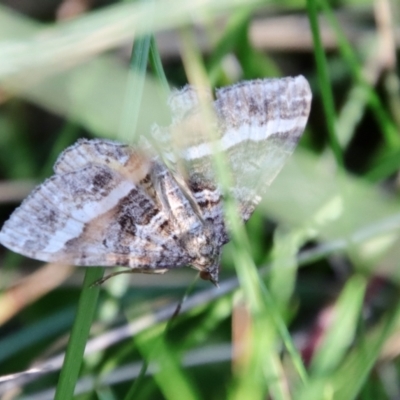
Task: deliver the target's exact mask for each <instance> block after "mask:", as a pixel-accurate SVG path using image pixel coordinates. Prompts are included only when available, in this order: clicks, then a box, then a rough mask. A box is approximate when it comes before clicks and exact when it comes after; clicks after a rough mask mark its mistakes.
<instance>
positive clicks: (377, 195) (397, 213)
mask: <svg viewBox="0 0 400 400" xmlns="http://www.w3.org/2000/svg"><path fill="white" fill-rule="evenodd" d="M42 3H43V4H44V3H45V2H41V1H38V2H37V7H38V8H37V13H34V14H35V15H36V16H37V15H42V16H41V17H36V19H35V18H34V17H32V16H28V14H29V13H28V11H27V10H22V11H23V12H26V13H27V15H25V16H22V14H18V13H15V12H14V11H11V10H10V9H8V8H6V7H4V6H0V60H1V63H0V179H1V181H0V219H1V223H2V221H4V220H5V219H6V218H7V217H8V216H9V214H10V213H11V212H12V210H13V209H14V207H15V206H16V205H17V204H18V203H19V202H20V201H21V200H22V199H23V198H24V197H25V196H26V195H27V194H28V193H29V191H30V190H31V189H32V187H33V185H34V184H36V183H39V182H41V181H42V180H43V179H44V178H45V177H48V176H50V175H51V166H52V165H53V163H54V161H55V160H56V158H57V156H58V154H59V153H60V152H61V151H62V150H63V149H64V148H65V147H67V146H68V145H70V144H72V143H74V142H75V141H76V140H77V139H78V138H79V137H106V138H116V139H118V140H123V141H127V142H132V143H134V142H135V141H136V139H137V138H138V135H140V134H147V133H148V132H149V130H150V127H151V124H152V123H153V122H157V123H159V124H160V125H167V124H168V121H169V118H170V115H169V113H168V109H167V107H166V97H167V95H168V90H169V88H168V83H169V85H170V86H171V87H172V86H176V87H180V86H183V85H184V84H185V83H186V82H187V81H190V82H195V83H201V84H204V85H211V86H213V87H220V86H225V85H229V84H232V83H234V82H236V81H237V80H243V79H255V78H263V77H270V76H285V75H298V74H303V75H304V76H306V77H307V79H308V80H309V82H310V85H311V88H312V92H313V96H314V98H313V104H312V111H311V116H310V120H309V124H308V125H307V128H306V132H305V133H304V135H303V138H302V140H301V142H300V144H299V146H298V148H297V150H296V152H295V154H294V155H293V156H292V158H291V160H290V162H289V163H288V165H286V166H285V168H284V170H283V171H282V172H281V173H280V175H279V176H278V178H277V179H276V180H275V182H274V183H273V184H272V186H271V188H270V189H269V190H268V193H267V194H266V196H265V199H264V201H263V202H262V204H260V206H259V207H258V209H257V210H256V212H255V214H254V215H253V217H252V218H251V220H250V221H249V222H248V223H247V224H246V225H245V226H242V225H240V224H233V227H232V228H233V232H232V238H233V240H232V242H231V243H229V244H228V245H226V246H225V248H224V254H223V262H222V271H221V282H220V285H221V287H220V288H219V289H216V288H213V287H211V285H210V284H209V283H208V282H203V281H200V280H195V277H196V272H195V271H193V270H190V269H188V268H187V269H182V270H174V271H170V272H168V273H167V274H165V275H163V276H147V275H140V274H132V275H120V276H117V277H114V278H112V279H110V280H109V281H107V282H106V283H105V284H103V285H102V286H100V287H99V286H94V287H93V286H91V284H92V283H94V282H95V281H96V280H97V279H99V278H100V277H101V276H102V275H103V273H104V270H103V269H100V268H88V269H86V270H85V269H83V268H73V269H70V268H67V267H65V266H59V265H50V266H43V264H42V263H40V262H37V261H33V260H30V259H26V258H23V257H22V256H19V255H16V254H12V253H11V252H8V251H7V250H6V249H4V248H1V249H0V266H1V280H0V281H1V283H0V285H1V286H0V290H1V293H0V376H3V375H7V374H13V373H17V372H21V375H19V376H16V377H14V379H6V378H1V377H0V394H4V393H6V392H8V394H9V395H10V393H11V391H13V393H14V395H15V398H21V399H26V400H28V399H37V398H40V399H47V398H49V399H51V398H54V397H55V398H56V399H57V400H65V399H71V398H76V399H101V400H114V399H126V400H129V399H161V398H165V399H171V400H172V399H173V400H175V399H193V400H196V399H202V398H207V399H225V398H226V399H232V400H236V399H244V398H245V399H252V400H253V399H266V398H271V399H274V400H289V399H305V400H313V399H315V400H321V399H338V400H339V399H340V400H343V399H344V400H346V399H355V398H357V399H366V400H367V399H393V398H398V397H400V386H399V384H398V382H399V381H400V379H399V366H398V365H397V354H398V353H399V350H400V349H399V346H398V340H397V338H398V335H399V325H400V315H399V311H400V298H399V296H398V290H397V287H398V280H399V277H400V274H399V272H400V261H399V260H400V246H399V239H400V207H399V206H400V198H399V193H400V191H399V182H400V180H399V172H398V171H399V169H400V91H399V87H400V82H399V67H398V65H397V64H396V54H397V56H398V54H399V52H398V48H399V42H398V39H397V48H396V39H395V35H394V30H395V29H397V31H398V30H399V29H400V7H399V5H398V4H397V3H396V2H395V1H393V2H389V1H388V2H386V1H385V0H382V1H380V2H376V3H375V4H372V2H370V1H367V0H358V1H342V2H340V1H337V2H335V7H333V6H332V4H330V3H328V2H327V1H326V0H320V1H317V0H307V1H306V2H301V1H268V2H260V1H249V0H218V1H215V0H214V1H211V0H210V1H208V0H205V1H204V0H203V1H197V0H194V1H186V2H184V1H180V0H174V1H173V0H169V1H152V0H147V1H140V2H129V1H125V2H114V3H112V4H108V5H104V3H106V2H102V4H103V6H102V7H98V8H94V9H88V10H87V11H86V12H85V13H82V14H80V15H78V16H76V17H75V18H71V19H63V18H61V15H62V13H60V12H59V14H57V15H58V17H56V9H53V10H47V9H46V12H45V11H44V9H43V8H39V4H42ZM60 3H62V2H60ZM65 3H67V2H63V4H65ZM78 3H79V2H78ZM93 3H96V4H97V2H93ZM81 4H82V5H84V4H86V3H85V2H84V1H82V2H81ZM43 7H49V5H48V4H47V5H46V6H45V5H43ZM54 7H55V4H54ZM60 7H61V6H60ZM385 7H392V10H391V12H385V11H387V10H386V9H385ZM60 10H61V8H59V9H58V11H60ZM31 12H32V10H31ZM41 13H42V14H41ZM45 15H46V16H45ZM49 15H52V17H49ZM371 21H375V22H374V23H372V22H371ZM391 24H392V25H391ZM391 26H392V27H393V29H391ZM171 30H173V32H174V34H173V35H171V36H170V34H171V33H170V32H171ZM134 39H135V40H134ZM132 45H133V50H132ZM167 81H168V82H167ZM216 158H217V159H216V160H215V167H216V169H217V171H218V176H219V177H220V179H221V184H222V186H223V187H228V186H229V179H228V178H227V176H228V174H226V173H224V164H223V160H220V159H219V158H221V157H216ZM232 206H233V204H231V203H230V202H229V201H228V202H227V205H226V211H227V214H228V215H229V216H230V217H234V215H235V210H236V209H235V207H232ZM106 273H109V272H108V271H106ZM236 276H237V279H236ZM179 302H182V304H181V308H180V311H179V314H178V315H176V316H174V317H172V315H173V314H174V312H175V311H176V307H177V304H178V303H179ZM85 346H87V347H86V354H85V355H83V352H84V348H85ZM65 351H66V357H65V362H64V363H62V358H63V357H62V355H63V354H64V352H65ZM33 366H36V367H37V368H38V370H39V373H38V372H32V373H30V374H27V373H25V374H24V373H23V372H24V371H26V370H28V369H29V368H31V367H33ZM74 390H75V395H74V396H73V391H74ZM9 398H11V397H9Z"/></svg>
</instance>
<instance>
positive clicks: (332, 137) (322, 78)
mask: <svg viewBox="0 0 400 400" xmlns="http://www.w3.org/2000/svg"><path fill="white" fill-rule="evenodd" d="M316 2H317V0H307V11H308V17H309V20H310V25H311V32H312V36H313V42H314V51H315V62H316V65H317V73H318V80H319V85H320V88H321V95H322V103H323V107H324V112H325V118H326V125H327V128H328V135H329V143H330V146H331V149H332V151H333V154H334V156H335V159H336V163H337V165H338V166H340V167H342V168H343V167H344V162H343V155H342V150H341V148H340V144H339V142H338V140H337V137H336V130H335V120H336V116H335V107H334V102H333V94H332V89H331V84H330V80H329V76H328V67H327V62H326V55H325V50H324V47H323V45H322V39H321V35H320V32H319V27H318V13H317V4H316Z"/></svg>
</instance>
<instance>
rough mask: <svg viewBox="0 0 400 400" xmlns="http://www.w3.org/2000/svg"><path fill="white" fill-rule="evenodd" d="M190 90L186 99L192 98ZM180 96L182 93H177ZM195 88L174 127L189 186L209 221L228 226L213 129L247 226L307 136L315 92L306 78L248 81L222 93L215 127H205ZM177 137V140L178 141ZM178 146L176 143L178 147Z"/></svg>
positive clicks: (218, 97) (219, 93)
mask: <svg viewBox="0 0 400 400" xmlns="http://www.w3.org/2000/svg"><path fill="white" fill-rule="evenodd" d="M187 90H188V89H186V90H185V91H184V92H183V93H182V98H181V99H180V100H179V101H178V100H177V99H175V103H177V104H182V103H184V102H185V99H187V97H188V96H187V94H186V92H187ZM175 97H178V99H179V94H175ZM199 104H200V103H199V96H197V97H196V91H195V90H194V89H193V88H192V89H191V93H190V101H187V106H186V108H185V107H184V106H181V105H180V106H179V109H180V110H184V112H181V113H180V114H179V118H178V119H177V120H175V121H174V122H173V124H172V125H171V126H170V128H169V130H170V135H171V139H170V140H171V141H172V142H173V143H174V141H175V143H176V142H177V141H179V143H178V146H179V154H180V158H181V160H182V161H183V164H184V168H183V170H184V173H183V175H184V176H185V174H186V181H187V184H188V186H189V188H190V190H191V191H192V193H193V195H194V197H195V199H196V202H197V203H198V205H199V207H200V208H201V209H202V211H203V213H204V215H205V216H206V218H211V219H216V222H217V224H221V223H222V224H223V220H222V219H221V218H222V217H221V216H222V208H221V201H220V200H221V192H220V189H219V185H218V184H217V178H216V176H215V172H214V167H213V162H212V156H213V146H212V145H210V143H209V142H210V138H212V135H210V134H209V132H207V129H214V130H215V132H216V136H217V138H218V140H219V143H218V144H217V146H216V147H217V148H220V149H221V150H222V151H223V152H224V153H225V157H227V160H228V168H229V170H230V172H231V174H232V178H233V186H232V188H231V194H232V195H233V196H234V198H235V199H236V200H237V202H238V204H239V212H240V215H241V217H242V219H243V220H244V221H246V220H247V219H249V218H250V216H251V214H252V213H253V211H254V209H255V206H256V205H257V204H258V203H259V201H260V200H261V196H262V194H263V192H264V191H265V189H266V187H268V185H270V184H271V183H272V181H273V180H274V179H275V177H276V175H277V174H278V173H279V171H280V170H281V168H282V167H283V165H284V164H285V162H286V160H287V158H288V157H289V156H290V155H291V154H292V152H293V150H294V148H295V147H296V144H297V142H298V141H299V139H300V137H301V134H302V133H303V131H304V128H305V125H306V122H307V119H308V114H309V111H310V105H311V90H310V87H309V84H308V82H307V80H306V79H305V78H304V77H303V76H298V77H295V78H282V79H264V80H255V81H246V82H242V83H239V84H236V85H233V86H230V87H226V88H222V89H220V90H218V91H217V95H216V100H215V102H214V103H213V109H214V111H215V119H216V121H215V123H214V125H210V124H208V125H207V124H206V123H204V120H203V115H202V113H201V110H200V106H199ZM174 137H176V138H178V139H174ZM175 145H176V144H175Z"/></svg>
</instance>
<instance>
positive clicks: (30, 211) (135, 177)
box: [0, 140, 191, 271]
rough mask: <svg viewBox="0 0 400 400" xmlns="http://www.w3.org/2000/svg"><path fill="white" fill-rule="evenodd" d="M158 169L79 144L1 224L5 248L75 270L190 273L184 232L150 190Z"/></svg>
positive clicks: (103, 144)
mask: <svg viewBox="0 0 400 400" xmlns="http://www.w3.org/2000/svg"><path fill="white" fill-rule="evenodd" d="M113 148H114V151H112V149H113ZM99 149H100V150H99ZM105 149H108V150H107V151H108V152H106V151H103V150H105ZM78 155H79V156H78ZM99 155H100V156H99ZM74 160H76V163H75V164H76V166H77V168H75V170H74V165H73V161H74ZM156 165H158V164H157V163H156V162H155V161H154V160H148V159H146V156H145V155H143V154H141V153H140V152H139V151H137V150H135V149H131V148H128V147H125V146H124V145H120V144H117V143H115V144H114V142H109V141H101V140H93V141H86V140H83V141H80V142H78V143H77V144H76V145H74V146H72V147H71V148H69V149H67V150H66V151H65V152H64V153H63V154H62V155H61V156H60V159H59V161H58V162H57V164H56V166H55V170H56V172H57V173H56V175H54V176H52V177H51V178H50V179H48V180H46V181H45V182H44V183H43V184H42V185H40V186H39V187H38V188H36V190H34V191H33V192H32V193H31V195H30V196H29V197H28V198H27V199H26V200H25V201H24V202H23V203H22V205H21V206H20V207H19V208H18V209H17V210H16V211H15V212H14V213H13V214H12V216H11V217H10V219H9V220H8V221H7V222H6V223H5V224H4V226H3V228H2V230H1V232H0V242H1V243H2V244H3V245H5V246H6V247H8V248H10V249H12V250H14V251H16V252H19V253H21V254H24V255H26V256H29V257H32V258H36V259H39V260H43V261H58V262H63V263H72V264H75V265H85V266H86V265H102V266H115V265H125V266H129V267H130V268H133V269H136V268H137V269H141V270H149V271H151V270H162V269H165V268H172V267H179V266H183V265H187V264H189V263H190V261H191V260H190V257H189V256H188V255H187V253H186V251H185V250H184V249H183V248H182V247H181V246H180V245H179V243H178V242H177V240H176V238H177V237H178V236H179V235H180V230H179V227H177V226H176V224H174V223H170V212H169V210H167V209H165V204H161V201H160V200H159V197H158V196H157V195H156V194H155V190H152V188H151V185H150V184H149V182H150V181H151V178H152V175H153V174H154V169H156Z"/></svg>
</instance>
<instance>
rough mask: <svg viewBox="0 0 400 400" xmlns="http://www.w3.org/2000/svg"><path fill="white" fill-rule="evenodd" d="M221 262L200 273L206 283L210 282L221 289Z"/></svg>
mask: <svg viewBox="0 0 400 400" xmlns="http://www.w3.org/2000/svg"><path fill="white" fill-rule="evenodd" d="M219 269H220V265H219V260H218V263H215V264H213V265H211V266H210V267H208V268H207V269H203V270H202V271H200V278H201V279H204V280H205V281H210V282H211V283H213V284H214V285H215V286H216V287H219V285H218V277H219Z"/></svg>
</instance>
